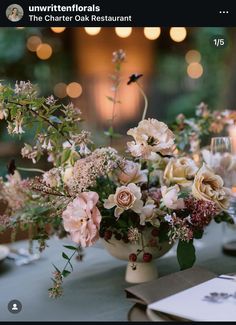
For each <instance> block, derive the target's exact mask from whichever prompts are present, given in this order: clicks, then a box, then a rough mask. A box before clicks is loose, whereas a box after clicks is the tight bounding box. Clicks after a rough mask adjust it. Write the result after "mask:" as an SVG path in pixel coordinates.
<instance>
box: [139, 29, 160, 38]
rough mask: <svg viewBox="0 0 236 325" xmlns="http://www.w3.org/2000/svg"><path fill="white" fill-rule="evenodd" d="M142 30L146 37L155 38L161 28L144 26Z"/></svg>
mask: <svg viewBox="0 0 236 325" xmlns="http://www.w3.org/2000/svg"><path fill="white" fill-rule="evenodd" d="M143 32H144V35H145V37H146V38H147V39H149V40H155V39H157V38H158V37H159V36H160V34H161V29H160V27H145V28H144V31H143Z"/></svg>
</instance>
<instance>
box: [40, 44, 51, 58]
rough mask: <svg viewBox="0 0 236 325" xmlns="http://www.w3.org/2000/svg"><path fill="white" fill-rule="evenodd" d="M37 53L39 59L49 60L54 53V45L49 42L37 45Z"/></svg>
mask: <svg viewBox="0 0 236 325" xmlns="http://www.w3.org/2000/svg"><path fill="white" fill-rule="evenodd" d="M36 54H37V56H38V58H39V59H41V60H47V59H49V58H50V57H51V55H52V47H51V45H49V44H47V43H42V44H40V45H39V46H38V47H37V50H36Z"/></svg>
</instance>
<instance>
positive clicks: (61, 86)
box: [53, 82, 67, 98]
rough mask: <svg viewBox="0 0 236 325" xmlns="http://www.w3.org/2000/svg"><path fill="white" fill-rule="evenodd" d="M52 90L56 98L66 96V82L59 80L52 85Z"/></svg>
mask: <svg viewBox="0 0 236 325" xmlns="http://www.w3.org/2000/svg"><path fill="white" fill-rule="evenodd" d="M53 92H54V94H55V95H56V96H57V97H58V98H64V97H66V95H67V93H66V84H65V83H64V82H59V83H58V84H56V85H55V86H54V89H53Z"/></svg>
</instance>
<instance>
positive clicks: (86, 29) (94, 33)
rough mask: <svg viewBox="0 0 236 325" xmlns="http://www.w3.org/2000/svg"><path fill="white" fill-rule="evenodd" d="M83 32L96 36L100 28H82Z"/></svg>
mask: <svg viewBox="0 0 236 325" xmlns="http://www.w3.org/2000/svg"><path fill="white" fill-rule="evenodd" d="M84 30H85V32H86V33H87V34H89V35H97V34H99V33H100V31H101V27H84Z"/></svg>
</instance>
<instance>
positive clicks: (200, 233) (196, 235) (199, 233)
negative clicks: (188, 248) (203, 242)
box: [193, 229, 204, 239]
mask: <svg viewBox="0 0 236 325" xmlns="http://www.w3.org/2000/svg"><path fill="white" fill-rule="evenodd" d="M203 233H204V231H203V230H202V229H196V230H194V232H193V236H194V238H196V239H201V238H202V236H203Z"/></svg>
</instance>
